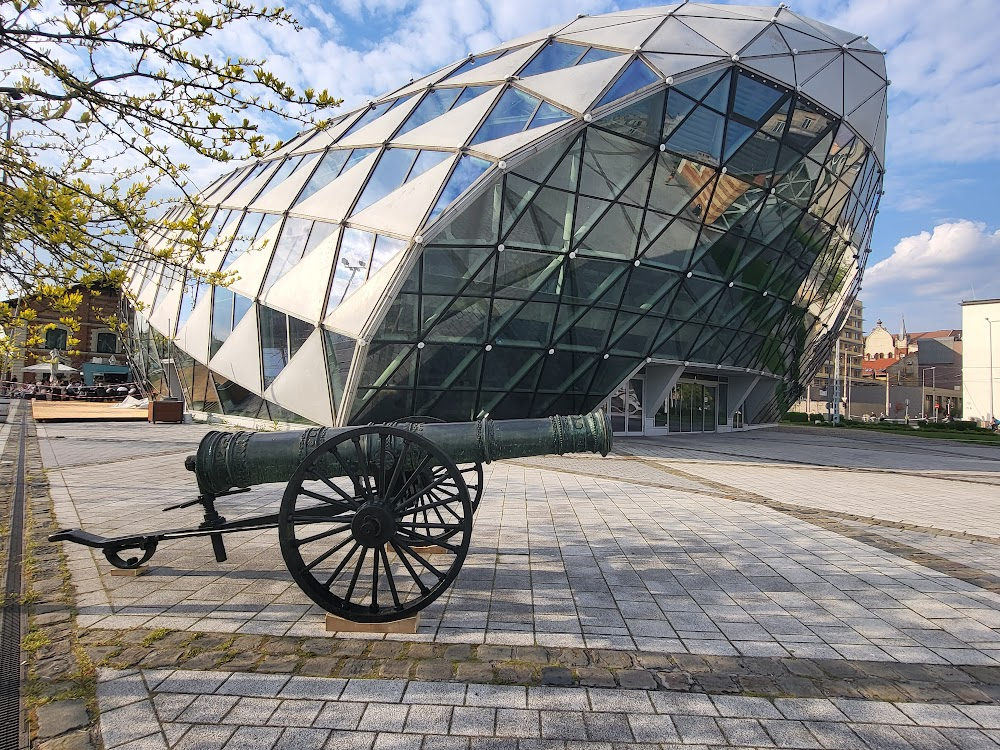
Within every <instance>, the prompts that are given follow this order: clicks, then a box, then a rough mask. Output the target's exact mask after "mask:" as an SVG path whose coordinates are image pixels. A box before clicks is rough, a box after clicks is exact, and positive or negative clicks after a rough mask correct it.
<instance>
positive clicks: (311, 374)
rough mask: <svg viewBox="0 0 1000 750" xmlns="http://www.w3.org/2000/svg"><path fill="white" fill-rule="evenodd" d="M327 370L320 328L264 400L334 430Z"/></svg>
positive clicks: (296, 355)
mask: <svg viewBox="0 0 1000 750" xmlns="http://www.w3.org/2000/svg"><path fill="white" fill-rule="evenodd" d="M326 368H327V364H326V355H325V354H324V353H323V332H322V331H321V330H320V329H318V328H317V329H316V330H315V331H313V332H312V334H310V336H309V338H307V339H306V340H305V342H303V344H302V346H301V347H300V348H299V350H298V351H297V352H295V355H294V356H293V357H292V358H291V359H290V360H288V364H287V365H285V367H284V369H283V370H282V371H281V372H279V373H278V377H276V378H275V379H274V382H273V383H271V385H269V386H268V388H267V390H266V391H264V398H266V399H267V400H268V401H272V402H274V403H276V404H280V405H281V406H282V407H284V408H286V409H288V410H289V411H293V412H295V413H296V414H300V415H302V416H303V417H305V418H306V419H311V420H312V421H313V422H316V423H317V424H321V425H326V426H331V425H333V409H332V408H331V407H330V387H329V384H328V382H327V371H326Z"/></svg>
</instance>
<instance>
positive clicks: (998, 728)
mask: <svg viewBox="0 0 1000 750" xmlns="http://www.w3.org/2000/svg"><path fill="white" fill-rule="evenodd" d="M99 679H100V683H99V686H98V701H99V704H100V707H101V716H102V720H101V726H102V734H103V738H104V743H105V747H106V748H108V750H116V749H117V748H132V747H146V748H164V750H165V749H166V748H199V749H206V748H236V747H247V746H249V747H254V748H257V749H258V750H268V749H269V748H273V747H296V748H305V747H315V748H336V747H349V748H373V747H374V748H383V747H385V748H389V747H399V748H419V747H424V748H431V747H463V748H467V747H470V744H471V746H472V747H476V748H479V747H497V748H504V747H507V748H515V750H520V748H525V750H527V749H528V748H564V749H565V750H569V748H571V747H578V746H582V745H578V744H577V743H608V744H606V745H603V746H602V745H597V744H594V745H591V744H587V747H592V748H594V750H596V749H597V748H599V747H613V748H622V749H624V748H650V747H657V748H660V747H666V746H674V745H682V746H685V747H688V748H691V747H695V746H699V745H703V744H711V745H712V746H713V747H784V748H872V749H873V750H874V749H876V748H878V749H881V748H885V747H895V748H913V747H916V748H920V747H938V748H972V747H995V746H996V745H995V744H994V742H993V740H994V739H996V738H998V737H1000V706H995V705H993V706H964V705H947V704H934V705H925V704H921V703H912V702H883V701H866V700H850V699H834V700H828V699H783V700H776V701H769V700H765V699H762V698H753V697H740V696H706V695H687V694H683V693H647V692H644V691H638V690H636V691H614V692H613V693H611V694H609V693H608V691H606V690H601V689H579V690H565V689H561V688H552V687H528V688H523V687H510V688H506V689H502V690H501V689H498V688H496V687H490V686H482V685H465V684H461V683H426V682H420V681H405V680H402V681H400V680H394V681H372V680H356V679H354V680H348V681H346V682H342V681H339V680H338V681H333V682H334V685H333V686H330V685H328V684H327V683H328V682H331V681H329V680H325V679H323V678H307V677H288V676H287V675H274V676H273V678H272V679H270V680H268V681H267V682H261V681H258V680H247V679H245V677H244V676H243V675H240V674H229V673H225V672H214V673H213V672H200V673H197V674H194V675H192V674H190V673H186V672H177V671H171V670H127V671H117V670H101V673H100V674H99ZM331 687H333V688H334V689H333V690H330V688H331ZM337 693H339V694H337ZM264 696H267V697H264ZM485 738H493V739H492V740H487V739H485ZM497 740H499V741H497ZM540 741H541V744H540Z"/></svg>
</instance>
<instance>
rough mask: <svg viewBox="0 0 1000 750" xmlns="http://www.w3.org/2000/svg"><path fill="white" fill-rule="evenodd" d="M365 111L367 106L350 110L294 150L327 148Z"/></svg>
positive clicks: (306, 151) (298, 151)
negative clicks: (353, 110)
mask: <svg viewBox="0 0 1000 750" xmlns="http://www.w3.org/2000/svg"><path fill="white" fill-rule="evenodd" d="M366 111H367V107H365V108H362V109H359V110H357V111H355V112H351V113H350V114H348V115H347V116H345V117H344V118H343V119H340V120H338V121H337V122H335V123H333V124H332V125H330V126H329V127H328V128H326V130H323V131H321V132H318V133H316V135H315V136H313V137H312V138H310V139H309V140H308V141H306V142H305V143H303V144H302V145H301V146H298V147H296V149H295V152H294V153H297V154H301V153H308V152H311V151H319V150H321V149H325V148H328V147H329V146H331V145H332V144H333V143H334V142H335V141H336V140H337V139H338V138H339V137H340V136H341V135H342V134H343V133H344V132H345V131H347V130H350V128H351V125H353V124H354V121H355V120H357V119H358V117H359V116H360V115H361V114H363V113H364V112H366Z"/></svg>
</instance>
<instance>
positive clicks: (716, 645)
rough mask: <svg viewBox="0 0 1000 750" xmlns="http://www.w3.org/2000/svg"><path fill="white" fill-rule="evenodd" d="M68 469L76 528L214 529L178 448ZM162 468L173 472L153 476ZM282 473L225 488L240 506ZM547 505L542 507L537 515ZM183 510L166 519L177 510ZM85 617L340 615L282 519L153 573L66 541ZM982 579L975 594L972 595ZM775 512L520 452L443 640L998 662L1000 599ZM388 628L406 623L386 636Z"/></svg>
mask: <svg viewBox="0 0 1000 750" xmlns="http://www.w3.org/2000/svg"><path fill="white" fill-rule="evenodd" d="M59 476H60V475H58V474H56V473H55V472H53V473H51V474H50V479H52V480H54V481H53V490H52V492H53V497H54V500H55V506H56V512H57V517H58V519H59V523H60V525H63V526H77V525H82V526H83V528H85V529H86V530H88V531H93V532H95V533H101V534H106V535H114V534H120V533H134V532H135V530H137V529H140V528H150V527H154V528H155V526H154V524H155V525H157V526H184V525H196V524H197V523H198V522H199V520H200V519H199V518H198V515H197V512H196V511H195V510H194V509H189V510H185V511H179V512H172V513H170V514H169V516H167V515H164V514H161V513H160V509H161V508H162V507H163V506H164V505H166V504H169V503H175V502H180V501H182V500H184V499H189V498H190V497H191V496H192V495H193V494H194V485H193V476H192V475H191V474H190V472H187V471H185V470H184V469H183V466H182V457H181V456H179V455H177V454H166V455H159V456H147V457H144V458H133V459H131V460H128V461H123V462H120V463H119V464H114V465H109V464H100V465H97V466H90V467H84V466H76V467H74V468H73V469H72V470H71V471H69V470H65V471H63V472H62V473H61V476H62V478H63V480H64V481H65V482H66V485H65V487H64V488H62V489H61V488H60V487H59V486H58V485H59V482H58V478H59ZM154 477H155V481H151V479H152V478H154ZM279 491H280V487H277V488H275V487H265V488H262V489H256V490H254V491H252V492H250V493H246V494H243V495H238V496H235V497H233V498H227V505H226V508H225V512H226V513H227V514H230V513H231V514H232V516H237V515H242V514H245V513H258V512H261V511H262V510H263V509H264V508H268V507H272V506H273V504H274V503H276V501H277V493H278V492H279ZM529 518H531V519H532V520H531V523H530V524H529V523H528V519H529ZM162 519H166V520H162ZM66 547H67V548H66V553H67V555H68V556H69V558H70V567H71V569H72V571H73V575H74V584H75V585H76V587H77V591H78V595H79V598H78V603H79V607H80V608H79V614H78V622H79V624H80V625H82V626H85V627H101V628H105V629H121V628H129V627H146V628H168V629H171V630H186V631H190V632H216V633H265V634H271V635H291V636H318V635H322V634H323V617H322V612H321V611H320V610H319V609H318V608H317V607H315V606H314V605H311V603H310V602H309V601H308V600H307V599H306V598H305V596H304V595H303V594H302V593H301V591H299V589H298V588H297V587H296V586H295V585H294V584H293V583H292V582H291V580H290V578H289V577H288V575H287V572H286V571H285V570H284V565H283V562H282V560H281V557H280V553H279V551H278V549H277V544H276V539H275V532H274V531H263V532H250V533H246V534H239V535H232V536H229V537H227V548H228V550H229V553H230V559H229V561H227V562H226V563H223V564H221V565H220V564H217V563H215V562H214V559H213V558H212V557H211V552H210V548H209V547H208V545H207V544H206V543H205V541H204V540H202V539H191V540H181V541H176V542H170V543H165V544H163V545H161V549H160V550H159V551H158V552H157V555H156V557H155V558H154V559H153V561H152V562H151V568H150V572H149V573H148V574H147V575H144V576H142V577H140V578H121V577H111V576H110V575H108V573H109V567H108V566H107V564H106V563H104V562H103V560H102V559H101V558H100V554H99V553H95V552H94V551H92V550H89V549H86V548H81V547H74V546H71V545H66ZM970 592H976V593H977V597H975V598H974V597H970V596H963V594H968V593H970ZM981 594H982V591H981V590H980V589H978V588H976V587H975V586H971V585H969V584H966V583H964V582H962V581H957V580H955V579H953V578H951V577H948V576H944V575H941V574H939V573H937V572H935V571H932V570H928V569H927V568H924V567H922V566H920V565H916V564H913V563H910V562H909V561H907V560H901V559H900V558H898V557H896V556H894V555H892V554H889V553H885V552H881V551H879V550H873V549H872V548H871V547H869V546H866V545H864V544H861V543H859V542H856V541H852V540H850V539H845V538H844V537H843V536H841V535H839V534H836V533H830V532H828V531H825V530H823V529H820V528H817V527H815V526H813V525H812V524H809V523H806V522H803V521H798V520H795V519H789V518H788V517H787V516H784V515H783V514H781V513H777V512H775V511H773V510H770V509H768V508H764V507H760V506H754V505H748V504H743V503H733V502H727V501H724V500H719V499H717V498H713V497H706V496H703V495H699V494H695V493H690V492H682V491H679V490H664V489H661V488H652V487H644V486H637V485H627V484H623V483H621V482H615V481H610V480H600V479H594V478H590V477H583V476H576V475H570V474H564V473H558V472H550V471H545V470H537V469H531V468H528V467H522V466H517V465H514V464H510V463H498V464H494V465H493V466H492V467H487V490H486V496H485V498H484V501H483V507H482V509H481V511H480V514H479V515H478V516H477V521H476V531H475V534H474V535H473V546H472V549H471V551H470V554H469V556H468V558H467V560H466V562H465V565H464V566H463V570H462V573H461V575H460V576H459V578H458V580H457V581H456V583H455V585H454V586H453V587H452V588H451V589H450V590H449V591H448V592H447V593H446V594H445V595H444V596H442V597H441V599H439V600H438V601H437V602H436V603H434V604H433V605H431V606H430V607H428V608H427V609H426V610H425V611H424V612H423V613H422V615H421V620H420V626H419V628H418V636H419V637H421V638H424V639H426V640H429V641H434V642H439V643H469V644H477V643H487V644H490V643H492V644H498V645H533V644H537V645H542V646H562V647H590V648H619V649H628V650H648V651H659V652H689V653H695V654H720V655H727V654H728V655H749V656H753V655H769V656H804V657H816V658H866V659H876V660H886V661H898V660H904V661H921V662H923V661H937V660H939V659H940V660H943V661H945V662H947V663H956V664H961V663H996V657H998V656H1000V636H998V635H997V631H995V630H993V629H989V631H988V632H986V631H983V632H980V631H977V632H975V633H972V632H964V631H963V632H959V631H957V630H956V629H955V628H956V625H955V624H956V623H957V622H958V621H960V620H964V619H969V618H971V619H973V620H975V619H976V617H977V616H978V618H979V619H980V620H989V619H990V618H992V617H993V616H994V614H995V612H996V609H997V607H998V605H1000V598H997V597H996V596H995V595H990V596H992V598H990V597H986V598H985V599H984V598H983V597H982V596H981ZM372 637H376V638H381V637H385V638H388V639H391V638H392V636H379V635H373V636H372Z"/></svg>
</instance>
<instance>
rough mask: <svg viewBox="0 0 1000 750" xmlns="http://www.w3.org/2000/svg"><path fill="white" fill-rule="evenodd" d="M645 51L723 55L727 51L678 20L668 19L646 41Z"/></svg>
mask: <svg viewBox="0 0 1000 750" xmlns="http://www.w3.org/2000/svg"><path fill="white" fill-rule="evenodd" d="M643 50H645V51H648V52H666V53H667V54H671V55H676V54H687V55H722V54H725V50H722V49H720V48H719V47H717V46H716V45H714V44H712V43H711V42H710V41H708V40H707V39H706V38H705V37H703V36H701V35H700V34H698V33H696V32H695V31H693V30H692V29H690V28H689V27H687V26H685V25H684V24H683V23H681V22H680V21H679V20H677V19H676V18H668V19H667V20H666V21H664V22H663V25H662V26H660V28H659V29H657V31H656V32H655V33H654V34H653V35H652V36H651V37H650V38H649V39H648V40H647V41H646V43H645V44H644V45H643Z"/></svg>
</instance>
